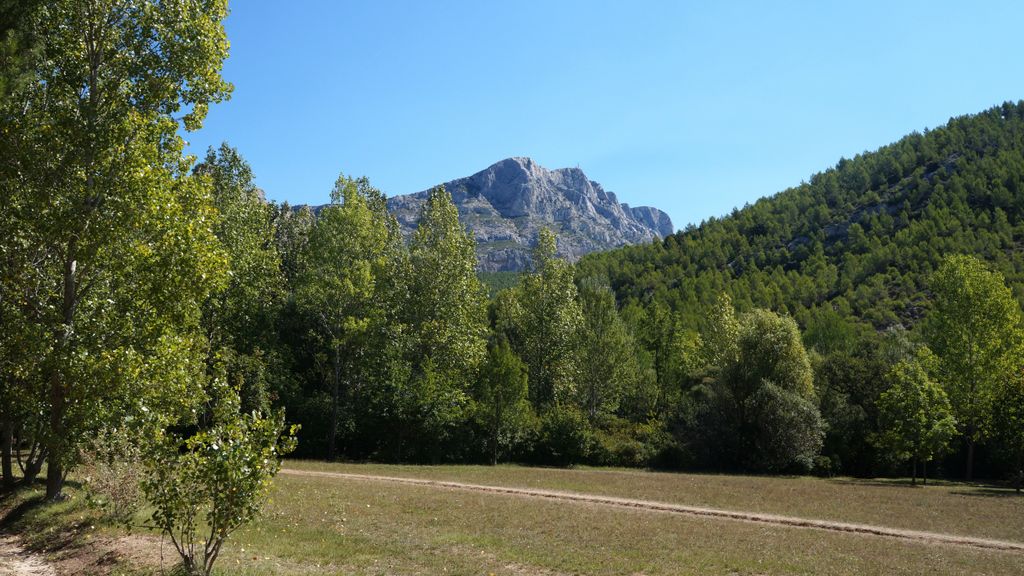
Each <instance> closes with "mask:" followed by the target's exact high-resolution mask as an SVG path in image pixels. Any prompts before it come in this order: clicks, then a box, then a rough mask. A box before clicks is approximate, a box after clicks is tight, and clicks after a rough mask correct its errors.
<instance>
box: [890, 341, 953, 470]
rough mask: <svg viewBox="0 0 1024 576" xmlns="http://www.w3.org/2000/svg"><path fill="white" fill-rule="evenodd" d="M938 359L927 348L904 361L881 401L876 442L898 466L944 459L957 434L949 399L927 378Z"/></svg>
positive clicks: (891, 377) (892, 375) (897, 366)
mask: <svg viewBox="0 0 1024 576" xmlns="http://www.w3.org/2000/svg"><path fill="white" fill-rule="evenodd" d="M935 363H936V358H935V357H934V356H933V355H932V353H931V351H930V350H928V349H927V348H922V349H921V350H919V351H918V353H917V356H916V358H913V359H908V360H902V361H900V362H899V363H898V364H896V366H894V367H893V368H892V370H891V371H890V372H889V377H888V380H889V381H890V382H891V385H890V387H889V389H888V390H886V391H885V392H883V393H882V395H881V396H880V397H879V398H878V412H879V416H878V418H879V429H880V432H879V433H878V434H877V435H876V436H875V437H874V442H875V443H876V444H877V445H878V447H879V448H880V449H882V450H883V451H885V452H886V453H888V455H889V456H890V457H891V458H892V459H893V460H895V461H897V462H904V461H906V460H913V462H914V475H913V476H914V477H913V480H914V481H915V482H916V480H917V463H918V462H923V463H925V465H927V463H928V462H929V461H930V460H932V459H934V458H936V457H938V456H941V455H942V454H943V453H944V452H946V450H947V449H948V446H949V441H950V439H952V437H953V435H954V434H955V433H956V420H955V419H954V418H953V414H952V410H951V408H950V404H949V399H948V398H947V397H946V393H945V391H944V390H943V389H942V387H941V386H939V385H938V384H937V383H936V382H934V381H933V380H932V379H931V378H930V377H929V375H928V370H929V368H932V369H934V365H935Z"/></svg>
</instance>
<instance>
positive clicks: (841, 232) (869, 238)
mask: <svg viewBox="0 0 1024 576" xmlns="http://www.w3.org/2000/svg"><path fill="white" fill-rule="evenodd" d="M1022 238H1024V102H1018V103H1016V104H1013V103H1006V104H1003V105H1002V106H998V107H995V108H992V109H990V110H987V111H985V112H983V113H981V114H977V115H973V116H963V117H959V118H954V119H952V120H950V122H949V123H948V124H947V125H945V126H943V127H941V128H937V129H935V130H930V131H929V130H926V131H925V132H924V133H923V134H918V133H914V134H911V135H909V136H907V137H905V138H903V139H901V140H900V141H898V142H896V143H894V144H891V145H889V146H885V147H883V148H881V149H879V150H877V151H875V152H871V153H864V154H861V155H858V156H857V157H855V158H853V159H852V160H847V159H842V160H840V161H839V163H838V164H837V165H836V166H835V167H834V168H830V169H828V170H826V171H824V172H821V173H818V174H815V175H814V176H812V177H811V179H810V182H807V183H802V184H801V185H800V186H797V187H795V188H790V189H788V190H786V191H784V192H781V193H779V194H776V195H774V196H771V197H768V198H764V199H761V200H759V201H757V202H756V203H754V204H753V205H747V206H745V207H743V208H740V209H735V210H733V212H732V213H731V214H729V215H728V216H725V217H722V218H711V219H709V220H707V221H705V222H703V223H702V224H701V225H700V226H690V227H688V228H687V229H685V230H683V231H680V232H678V233H676V234H675V235H672V236H669V237H668V238H665V239H664V240H663V241H656V242H654V243H653V244H645V245H639V246H631V247H625V248H622V249H618V250H614V251H610V252H604V253H599V254H591V255H589V256H587V257H585V258H584V259H583V260H582V261H581V262H580V264H579V267H578V275H579V277H588V276H594V275H599V276H607V277H608V278H609V279H610V281H611V284H612V286H613V288H614V289H615V291H616V293H617V295H618V297H619V300H620V302H623V303H626V304H628V303H629V302H631V301H637V302H641V303H650V302H658V303H660V304H664V305H667V306H668V307H670V308H671V309H673V310H675V311H677V312H678V313H679V314H680V316H681V319H682V321H683V323H684V324H685V325H686V326H688V327H691V328H696V327H697V325H698V322H699V319H700V317H701V314H702V310H703V309H705V308H706V307H707V306H708V305H709V304H710V303H711V302H712V301H713V299H714V298H715V297H716V295H717V294H718V293H719V292H720V291H725V292H727V293H728V294H730V295H731V296H732V298H733V301H734V302H735V303H736V304H737V305H738V306H739V307H740V308H741V309H745V308H752V307H767V308H770V309H773V310H776V311H780V312H787V313H789V314H791V315H793V316H794V317H795V318H796V319H797V320H798V321H799V322H800V323H801V325H802V326H804V327H807V326H808V325H810V324H813V323H814V318H815V317H816V316H817V315H820V313H821V312H820V311H821V309H822V308H828V309H830V310H835V311H837V312H838V313H839V314H840V315H842V316H844V317H846V318H848V319H850V320H851V321H853V322H856V323H862V324H865V325H868V326H870V327H873V328H876V329H881V328H886V327H890V326H894V325H900V324H902V325H904V326H912V325H914V324H915V323H916V321H917V320H918V319H920V318H921V317H922V315H923V314H924V312H925V308H926V307H927V306H928V304H927V281H926V280H927V277H928V275H929V274H930V273H931V272H932V271H933V270H935V269H936V268H937V267H938V264H939V262H940V261H941V259H942V257H943V256H944V255H946V254H950V253H967V254H974V255H977V256H978V257H980V258H982V259H983V260H985V261H987V262H990V263H991V264H992V265H993V266H994V267H995V268H996V269H998V270H999V271H1000V272H1002V273H1003V275H1004V276H1005V277H1006V279H1007V281H1008V282H1009V283H1010V284H1011V286H1012V287H1013V290H1014V293H1015V295H1016V296H1017V298H1018V300H1020V299H1022V298H1024V285H1022V282H1024V276H1022V270H1024V253H1022V252H1021V251H1020V250H1018V246H1019V243H1020V242H1021V239H1022Z"/></svg>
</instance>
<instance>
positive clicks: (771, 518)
mask: <svg viewBox="0 0 1024 576" xmlns="http://www.w3.org/2000/svg"><path fill="white" fill-rule="evenodd" d="M281 473H282V474H287V475H290V476H316V477H324V478H337V479H339V480H358V481H366V482H388V483H394V484H411V485H415V486H430V487H434V488H448V489H454V490H470V491H473V492H489V493H494V494H508V495H512V496H521V497H527V498H544V499H548V500H557V501H565V502H580V503H584V504H596V505H601V506H611V507H615V508H630V509H636V510H648V511H652V512H667V513H670V514H680V515H684V516H697V517H704V518H721V519H724V520H736V521H740V522H751V523H758V524H770V525H774V526H789V527H796V528H810V529H816V530H828V531H830V532H845V533H852V534H865V535H869V536H880V537H885V538H894V539H897V540H904V541H910V542H920V543H925V544H940V545H951V546H961V547H965V548H978V549H983V550H1001V551H1007V552H1024V543H1021V542H1009V541H1004V540H990V539H988V538H975V537H972V536H959V535H956V534H941V533H937V532H922V531H918V530H904V529H901V528H889V527H886V526H873V525H870V524H850V523H846V522H832V521H829V520H816V519H812V518H798V517H794V516H780V515H777V514H762V513H758V512H744V511H737V510H723V509H719V508H704V507H700V506H685V505H682V504H668V503H665V502H655V501H651V500H633V499H630V498H616V497H614V496H601V495H596V494H582V493H579V492H560V491H554V490H537V489H532V488H513V487H506V486H487V485H482V484H465V483H462V482H449V481H444V480H424V479H420V478H399V477H395V476H374V475H369V474H348V473H343V472H319V471H315V470H295V469H291V468H284V469H282V470H281ZM2 574H3V572H0V575H2Z"/></svg>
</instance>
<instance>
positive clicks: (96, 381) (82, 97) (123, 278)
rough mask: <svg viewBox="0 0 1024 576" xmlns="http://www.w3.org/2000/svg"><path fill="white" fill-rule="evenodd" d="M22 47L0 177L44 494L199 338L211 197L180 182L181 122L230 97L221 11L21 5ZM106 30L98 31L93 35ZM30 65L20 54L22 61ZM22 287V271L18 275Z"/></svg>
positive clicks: (5, 119)
mask: <svg viewBox="0 0 1024 576" xmlns="http://www.w3.org/2000/svg"><path fill="white" fill-rule="evenodd" d="M23 7H24V8H25V9H26V10H25V11H24V12H23V13H22V14H21V18H20V19H19V24H18V30H20V31H21V32H22V35H21V38H22V39H45V42H40V43H39V44H38V45H37V46H35V47H34V48H33V49H32V50H33V51H34V52H33V54H32V55H31V56H30V57H25V58H22V59H20V61H19V66H20V68H19V74H20V77H21V78H23V79H25V81H20V80H19V81H16V82H11V83H8V82H5V90H8V89H9V92H8V93H6V94H4V98H3V99H2V100H0V108H2V110H0V119H2V124H3V130H0V150H2V151H3V156H4V158H5V161H4V163H3V165H2V167H0V172H2V174H0V180H2V181H3V189H4V191H5V195H6V196H9V197H10V200H9V202H10V205H11V206H12V207H14V208H15V209H16V210H15V212H14V213H13V214H12V219H13V220H14V226H15V227H16V228H17V229H18V230H19V231H20V232H19V235H18V240H19V242H20V244H21V246H22V247H31V248H30V249H29V252H30V254H28V255H27V256H28V258H20V257H19V261H20V262H21V264H19V265H28V264H29V263H30V265H31V266H32V268H33V269H34V270H33V271H32V273H31V275H30V277H31V279H30V280H29V284H27V285H26V284H23V285H22V286H21V287H22V288H23V289H25V291H23V292H22V293H23V294H30V295H31V296H30V297H29V298H28V301H26V302H25V304H26V308H22V311H23V312H24V311H26V310H29V311H32V312H31V313H32V316H33V318H32V319H31V320H32V321H34V322H36V323H38V325H39V327H40V330H41V331H42V332H43V333H44V334H46V336H45V339H46V340H47V342H46V344H45V345H43V346H41V347H40V348H39V350H40V351H42V352H43V353H44V355H43V356H42V358H41V359H40V362H41V364H42V365H43V370H42V371H43V372H44V374H42V378H41V380H42V381H44V382H45V383H46V384H45V385H46V387H47V390H46V393H45V395H44V396H43V399H44V400H43V401H42V402H41V404H42V408H43V411H42V412H43V414H42V418H41V420H42V421H43V422H45V428H44V430H45V433H44V434H43V437H44V440H45V447H46V452H47V457H48V459H49V466H48V469H47V470H48V490H47V492H48V496H49V497H51V498H55V497H57V496H59V494H60V490H61V487H62V485H63V476H64V474H63V471H64V468H65V467H67V466H71V465H73V464H74V459H75V455H76V453H77V451H76V449H75V448H76V447H77V446H78V444H79V443H80V442H81V441H82V439H83V438H85V437H86V436H87V435H88V433H89V432H90V431H94V430H96V429H97V427H98V426H99V425H101V424H102V423H103V422H104V421H105V420H106V421H117V419H118V418H120V417H123V414H124V412H123V410H124V409H125V407H126V406H131V405H132V404H133V403H134V401H135V400H137V398H138V397H139V391H138V384H139V381H138V380H136V379H135V378H134V376H136V374H134V373H133V371H136V370H138V369H139V368H138V367H139V366H141V365H143V364H145V362H146V361H147V360H148V359H149V357H151V356H152V355H154V354H156V353H157V352H158V350H159V349H160V342H161V341H164V340H167V339H174V338H179V337H187V336H185V335H188V334H190V333H191V332H193V331H194V330H196V324H197V322H198V318H199V310H200V308H199V304H200V303H201V302H203V301H204V300H205V299H206V297H207V295H208V294H209V293H210V292H211V291H213V290H215V289H217V288H218V287H219V286H220V285H221V284H222V282H223V279H224V261H223V260H224V257H223V254H222V253H221V251H220V250H219V248H218V246H217V243H216V241H215V239H214V236H213V232H212V230H211V228H212V226H213V223H214V222H215V220H216V212H215V211H214V210H213V208H212V206H211V202H210V196H209V189H208V187H207V186H206V185H205V183H204V182H202V181H201V180H199V179H196V178H192V177H190V176H189V174H188V172H189V168H190V166H191V160H190V159H189V158H186V157H185V156H184V155H183V153H182V148H183V145H184V144H183V141H182V139H181V138H180V136H179V135H178V134H177V131H178V128H179V124H178V119H177V118H175V116H176V115H179V114H181V113H182V111H183V109H185V113H184V115H182V116H181V118H180V120H181V121H182V122H183V123H184V127H185V129H187V130H193V129H196V128H198V127H200V125H201V123H202V120H203V117H204V116H205V114H206V111H207V107H208V104H209V103H211V102H218V101H220V100H223V99H224V98H226V97H227V96H228V94H229V93H230V89H231V86H230V85H229V84H227V83H226V82H225V81H224V80H223V79H222V78H221V76H220V69H221V64H222V62H223V60H224V58H225V57H226V56H227V49H228V45H227V40H226V38H225V35H224V29H223V26H222V20H223V18H224V17H225V16H226V13H227V6H226V2H225V1H223V0H211V1H208V2H204V3H202V4H201V5H199V6H194V5H192V4H187V3H182V2H153V1H144V2H134V3H130V4H125V3H122V2H114V1H113V0H101V1H96V2H86V3H82V2H76V1H71V0H66V1H59V2H46V3H42V2H39V3H34V2H33V3H29V4H25V5H23ZM98 30H102V32H103V33H102V34H99V33H97V32H96V31H98ZM21 55H22V56H25V54H21ZM16 275H17V276H20V277H21V278H29V277H28V276H25V275H21V274H16Z"/></svg>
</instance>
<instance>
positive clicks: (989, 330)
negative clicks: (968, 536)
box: [926, 255, 1021, 480]
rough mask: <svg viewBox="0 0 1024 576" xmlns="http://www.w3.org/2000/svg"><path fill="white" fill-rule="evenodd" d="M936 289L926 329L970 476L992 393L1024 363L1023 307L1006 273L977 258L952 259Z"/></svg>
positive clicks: (945, 264) (936, 280)
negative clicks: (1023, 344)
mask: <svg viewBox="0 0 1024 576" xmlns="http://www.w3.org/2000/svg"><path fill="white" fill-rule="evenodd" d="M931 289H932V293H933V294H934V297H933V304H934V310H933V311H932V313H931V315H930V317H929V318H928V322H927V325H926V332H927V335H928V341H929V345H930V347H931V349H932V350H933V351H934V352H935V354H936V355H937V356H938V358H939V368H938V374H939V376H940V377H941V380H942V382H943V383H944V385H945V387H946V393H947V394H948V395H949V400H950V403H951V404H952V406H953V415H954V416H955V417H956V420H957V423H958V425H959V430H960V434H961V435H962V436H963V438H964V441H965V443H966V445H967V462H966V471H965V477H966V478H967V479H968V480H970V479H971V478H972V476H973V469H974V447H975V444H977V443H978V442H979V441H981V440H983V439H985V438H986V437H987V436H988V431H989V429H988V424H989V422H988V420H989V415H990V414H991V410H992V397H993V395H994V394H995V392H996V390H998V389H999V387H1000V386H1002V385H1003V384H1004V383H1006V382H1007V381H1009V380H1010V379H1012V378H1013V377H1014V374H1016V372H1017V366H1018V364H1019V362H1020V360H1019V356H1018V354H1017V351H1018V350H1019V349H1020V348H1019V346H1020V332H1019V331H1020V323H1021V313H1020V305H1019V304H1018V303H1017V301H1016V300H1015V299H1014V297H1013V293H1012V292H1011V291H1010V290H1009V289H1008V288H1007V287H1006V285H1005V284H1004V283H1003V277H1002V275H1001V274H999V273H998V272H993V271H991V270H989V269H988V267H987V266H985V264H984V263H982V262H981V261H980V260H978V259H977V258H974V257H972V256H959V255H956V256H950V257H948V258H946V260H945V261H944V262H943V264H942V266H941V267H940V268H939V269H938V270H937V271H936V272H935V274H934V275H933V276H932V278H931Z"/></svg>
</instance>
